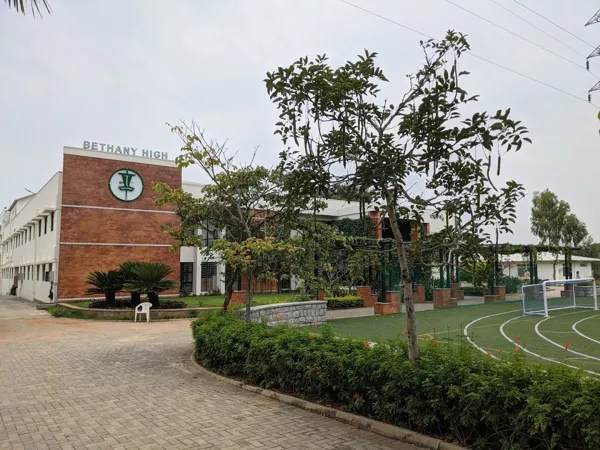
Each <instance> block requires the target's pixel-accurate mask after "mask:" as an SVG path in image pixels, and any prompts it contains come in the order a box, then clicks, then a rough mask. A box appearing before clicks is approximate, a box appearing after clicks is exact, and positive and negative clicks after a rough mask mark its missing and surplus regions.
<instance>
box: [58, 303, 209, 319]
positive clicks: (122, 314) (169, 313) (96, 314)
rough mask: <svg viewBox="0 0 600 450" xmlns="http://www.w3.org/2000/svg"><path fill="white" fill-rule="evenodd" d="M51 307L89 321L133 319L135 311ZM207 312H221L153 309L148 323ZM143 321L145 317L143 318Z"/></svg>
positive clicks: (71, 306)
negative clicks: (74, 313)
mask: <svg viewBox="0 0 600 450" xmlns="http://www.w3.org/2000/svg"><path fill="white" fill-rule="evenodd" d="M52 306H60V307H62V308H65V309H70V310H73V311H80V312H82V313H84V314H86V315H88V316H89V317H88V318H89V319H95V320H98V319H103V318H104V319H133V317H134V313H135V311H134V310H133V309H93V308H82V307H80V306H75V305H71V304H69V303H63V302H59V303H52ZM194 311H195V312H197V313H198V314H199V313H202V312H209V311H221V308H219V307H206V308H178V309H155V310H152V309H151V310H150V321H152V320H153V319H161V320H162V319H165V318H169V319H175V318H179V319H190V318H194V317H190V316H189V314H190V312H194ZM143 320H144V321H145V316H143Z"/></svg>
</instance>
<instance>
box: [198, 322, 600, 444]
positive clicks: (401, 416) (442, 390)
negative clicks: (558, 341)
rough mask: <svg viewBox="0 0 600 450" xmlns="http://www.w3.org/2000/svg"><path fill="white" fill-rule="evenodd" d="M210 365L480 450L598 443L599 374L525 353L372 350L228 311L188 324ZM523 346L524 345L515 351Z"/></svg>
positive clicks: (398, 346) (395, 346)
mask: <svg viewBox="0 0 600 450" xmlns="http://www.w3.org/2000/svg"><path fill="white" fill-rule="evenodd" d="M192 330H193V334H194V339H195V342H196V356H197V358H198V360H199V362H200V363H201V364H202V365H204V366H205V367H207V368H209V369H211V370H214V371H216V372H219V373H222V374H224V375H226V376H231V377H235V378H238V379H241V380H243V381H244V382H247V383H249V384H253V385H257V386H262V387H264V388H268V389H275V390H278V391H281V392H285V393H288V394H292V395H296V396H299V397H303V398H306V399H309V400H313V401H318V402H322V403H324V404H328V405H332V406H336V407H338V408H341V409H344V410H347V411H352V412H354V413H356V414H362V415H364V416H368V417H372V418H374V419H378V420H382V421H384V422H388V423H391V424H394V425H398V426H402V427H406V428H410V429H411V430H414V431H417V432H421V433H426V434H428V435H432V436H438V437H440V438H444V439H447V440H450V441H454V442H458V443H460V444H462V445H466V446H470V447H472V448H480V449H492V450H494V449H511V450H516V449H528V448H547V449H550V448H554V449H584V448H586V449H587V448H589V449H591V448H600V380H598V379H596V378H592V377H589V376H584V375H583V374H582V373H580V372H577V371H574V370H572V369H569V368H566V367H562V366H558V365H549V366H543V367H542V366H538V365H529V364H526V363H524V362H523V359H524V357H523V354H522V353H523V352H506V355H505V356H503V359H509V358H510V362H511V364H507V363H506V362H502V361H496V360H494V359H493V358H488V357H485V356H483V357H482V355H481V354H479V353H476V352H474V351H473V350H472V348H471V347H469V346H468V345H466V344H465V345H463V346H453V345H434V344H433V342H430V343H428V344H427V345H426V346H425V347H423V349H422V351H421V354H420V359H419V361H418V362H417V363H416V364H411V363H410V362H409V361H408V359H407V349H406V345H405V344H404V343H403V342H401V341H391V342H387V343H385V345H381V343H380V344H379V345H376V346H375V347H373V348H367V347H365V345H364V340H355V339H339V338H336V336H335V335H334V334H333V332H332V331H331V329H329V328H327V327H325V328H324V329H323V332H320V334H319V336H318V339H310V338H308V336H309V334H310V329H308V330H307V329H302V328H290V327H287V326H278V327H267V326H266V325H262V324H251V323H246V322H244V321H242V320H238V319H235V318H233V317H231V315H229V314H225V315H220V314H211V315H209V316H208V317H207V318H206V319H205V320H196V321H194V323H193V324H192ZM517 348H518V347H517Z"/></svg>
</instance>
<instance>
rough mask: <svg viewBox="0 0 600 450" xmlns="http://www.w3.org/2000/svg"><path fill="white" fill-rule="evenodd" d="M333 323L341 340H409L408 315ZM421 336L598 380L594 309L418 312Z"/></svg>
mask: <svg viewBox="0 0 600 450" xmlns="http://www.w3.org/2000/svg"><path fill="white" fill-rule="evenodd" d="M582 303H583V304H585V302H582ZM582 303H580V304H582ZM589 304H591V301H590V302H589ZM329 324H330V325H331V326H332V327H333V329H334V331H335V332H336V334H338V335H340V336H353V337H357V338H361V339H365V340H368V341H371V342H378V341H382V340H386V339H391V338H397V337H400V338H401V339H405V336H404V330H405V329H406V315H405V314H399V315H392V316H369V317H359V318H352V319H340V320H332V321H330V322H329ZM573 327H574V328H573ZM465 328H467V330H466V333H467V336H468V339H467V336H465ZM417 332H418V334H419V340H420V342H422V343H426V342H427V341H431V340H435V341H436V342H438V343H439V345H454V344H456V343H459V342H461V341H462V342H466V343H467V344H468V345H471V346H473V348H474V351H481V352H482V356H483V354H487V352H490V354H491V356H492V357H498V358H502V357H504V356H506V355H507V354H508V352H515V351H516V348H517V347H519V351H520V352H522V353H523V354H524V355H525V356H526V360H527V361H531V362H538V363H542V364H566V365H569V366H572V367H574V368H581V369H584V370H586V371H588V372H591V373H594V374H596V375H600V311H596V310H593V309H565V310H558V311H551V312H550V317H549V318H546V317H544V316H529V315H523V314H522V302H521V301H509V302H503V303H491V304H483V305H471V306H459V307H456V308H451V309H440V310H432V311H422V312H417Z"/></svg>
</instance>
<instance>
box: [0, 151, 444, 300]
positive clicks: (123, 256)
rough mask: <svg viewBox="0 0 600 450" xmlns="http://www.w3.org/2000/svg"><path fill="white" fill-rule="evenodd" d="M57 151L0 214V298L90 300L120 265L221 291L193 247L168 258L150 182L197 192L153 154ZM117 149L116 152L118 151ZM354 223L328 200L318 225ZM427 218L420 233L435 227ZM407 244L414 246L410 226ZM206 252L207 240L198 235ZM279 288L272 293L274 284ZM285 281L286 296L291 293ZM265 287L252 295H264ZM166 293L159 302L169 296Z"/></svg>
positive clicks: (208, 262)
mask: <svg viewBox="0 0 600 450" xmlns="http://www.w3.org/2000/svg"><path fill="white" fill-rule="evenodd" d="M83 147H84V148H73V147H65V148H64V149H63V164H62V170H61V171H58V172H56V174H55V175H54V176H53V177H52V178H50V180H48V181H47V182H46V184H45V185H44V186H43V187H42V188H41V189H40V190H39V191H38V192H36V193H35V194H30V195H27V196H24V197H21V198H17V199H15V200H14V201H13V202H12V203H11V204H10V206H8V207H7V208H5V209H4V210H3V211H2V212H0V292H1V293H3V294H4V293H7V292H9V290H10V289H11V287H12V286H13V285H14V286H16V288H17V295H18V296H19V297H22V298H25V299H28V300H31V301H33V300H36V301H42V302H50V301H60V300H74V299H83V298H89V296H88V295H86V293H85V291H86V288H87V285H86V282H85V280H86V276H87V275H88V273H90V272H92V271H106V270H112V269H116V268H118V266H119V264H120V263H122V262H124V261H153V262H166V263H167V264H169V265H170V266H171V267H172V268H173V274H172V275H171V277H172V278H174V279H176V280H178V281H180V287H179V288H178V291H179V289H181V290H184V291H186V292H189V293H191V294H195V295H200V294H206V293H210V292H215V291H220V292H223V289H224V279H223V272H224V269H223V267H222V265H221V264H220V263H219V262H218V260H217V258H215V257H206V256H204V255H202V254H201V253H200V251H199V249H197V248H195V247H183V248H181V249H179V250H177V251H172V250H171V245H172V244H173V241H172V239H171V238H170V237H167V236H165V234H164V233H163V231H162V230H161V228H160V227H161V225H163V224H165V223H173V224H177V222H178V217H177V215H176V214H175V213H174V211H173V209H172V206H170V205H164V206H157V205H156V204H155V203H154V201H155V199H156V194H155V193H154V192H153V189H152V184H153V183H154V182H161V183H166V184H168V185H170V186H171V187H173V188H183V189H184V190H185V191H187V192H190V193H191V194H192V195H195V196H198V195H200V191H201V188H202V185H201V184H198V183H193V182H184V181H182V172H181V170H180V169H178V168H177V166H176V164H175V162H174V161H170V160H167V159H165V158H166V157H167V155H166V154H165V153H161V152H152V151H144V150H137V149H134V148H129V147H123V148H121V147H118V146H116V147H115V146H109V145H108V144H102V143H96V142H92V143H90V142H85V143H84V145H83ZM117 149H118V151H117ZM369 215H370V216H371V217H372V219H373V221H374V222H375V224H376V228H375V232H374V237H377V238H382V237H390V236H391V229H390V227H389V219H388V218H384V219H380V217H379V214H378V213H377V212H375V211H371V212H369ZM359 217H360V205H359V204H358V203H356V202H345V201H340V200H329V201H328V207H327V208H326V209H325V210H323V211H322V212H321V213H320V216H319V218H320V220H324V221H332V220H337V219H342V218H349V219H357V218H359ZM444 225H445V223H444V221H442V220H440V219H433V218H431V219H430V220H428V223H427V224H426V230H427V232H428V233H435V232H437V231H440V230H441V229H442V228H443V227H444ZM401 229H402V232H403V234H404V235H405V238H406V239H416V238H417V236H415V235H414V230H412V229H411V224H410V222H409V221H403V222H402V223H401ZM197 232H198V234H200V235H202V236H203V238H204V239H205V245H207V246H210V245H211V244H212V242H213V241H214V239H215V238H214V236H212V235H211V234H210V233H209V232H207V229H205V228H202V229H199V230H198V231H197ZM280 287H281V286H280ZM295 287H296V286H295V283H294V281H292V282H291V283H290V284H289V285H288V286H286V288H290V289H293V288H295ZM276 288H277V287H276V286H274V285H271V284H263V285H262V286H259V290H266V291H272V290H275V289H276ZM178 291H177V292H171V293H166V294H173V295H175V294H177V293H178Z"/></svg>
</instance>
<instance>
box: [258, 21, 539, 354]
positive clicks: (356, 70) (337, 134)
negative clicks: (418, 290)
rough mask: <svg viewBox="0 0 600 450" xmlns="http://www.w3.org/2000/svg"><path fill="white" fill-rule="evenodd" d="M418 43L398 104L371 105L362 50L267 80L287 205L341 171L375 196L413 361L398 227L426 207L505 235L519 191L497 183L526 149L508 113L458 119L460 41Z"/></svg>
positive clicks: (380, 77)
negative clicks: (388, 238)
mask: <svg viewBox="0 0 600 450" xmlns="http://www.w3.org/2000/svg"><path fill="white" fill-rule="evenodd" d="M421 44H422V47H423V50H424V53H425V63H424V65H423V66H422V67H421V68H420V69H419V70H418V71H417V72H416V73H415V74H413V75H411V76H410V77H409V78H408V84H409V86H408V88H407V91H406V93H405V94H404V95H403V96H401V97H399V98H398V99H397V101H389V102H388V101H387V100H384V101H378V98H377V97H378V94H379V92H380V84H381V83H384V82H387V81H388V80H387V78H386V77H385V76H384V74H383V71H382V70H381V69H380V68H379V67H377V66H376V65H375V58H376V54H375V53H369V52H368V51H366V52H365V53H364V54H363V55H360V56H359V57H358V60H357V61H349V62H347V63H346V64H344V65H343V66H341V67H339V68H337V69H334V68H332V67H331V66H330V65H329V64H328V61H327V57H326V56H325V55H322V56H317V57H316V59H315V60H314V61H309V59H308V57H304V58H301V59H299V60H298V61H296V62H295V63H293V64H292V65H291V66H289V67H280V68H278V69H277V70H275V71H273V72H271V73H268V74H267V78H266V80H265V83H266V88H267V91H268V93H269V94H270V96H271V99H272V101H273V102H274V103H275V104H276V106H277V108H278V109H279V122H278V123H277V124H276V130H275V133H276V134H279V135H280V136H281V138H282V141H283V143H284V145H287V146H288V147H289V148H288V149H287V150H286V151H284V152H282V153H281V160H282V161H281V164H282V166H283V167H284V168H285V170H286V172H287V173H288V174H289V176H288V177H286V180H289V181H290V183H289V185H288V187H287V190H288V192H289V193H290V196H291V197H297V196H306V195H310V196H312V198H314V199H318V198H322V197H323V196H324V195H325V194H326V193H327V192H328V191H329V189H330V186H331V185H332V184H333V185H334V184H335V183H336V182H337V179H336V177H335V175H332V174H333V173H335V172H336V170H338V171H341V170H342V168H343V170H344V173H347V175H344V180H345V181H346V182H348V183H349V184H350V185H352V186H356V187H360V189H362V190H363V191H365V192H372V193H373V195H374V197H375V198H376V201H377V205H378V207H379V208H380V209H381V210H382V211H383V212H384V213H385V214H386V215H387V216H388V217H389V218H390V219H391V220H390V223H391V228H392V232H393V235H394V240H395V250H396V254H397V255H396V256H397V258H398V261H399V264H400V267H401V271H402V284H403V290H404V301H405V304H406V311H407V330H408V340H409V358H410V360H411V361H415V360H416V359H417V358H418V346H417V333H416V321H415V311H414V304H413V294H412V279H411V274H410V267H409V257H408V252H407V246H406V245H405V244H406V243H405V242H404V239H403V237H402V233H401V230H400V227H399V224H398V220H399V219H403V218H404V219H412V220H413V221H415V222H416V223H418V224H422V223H424V222H425V220H424V219H425V216H424V214H425V209H426V208H428V209H429V210H430V211H431V210H434V211H435V213H436V214H438V215H439V216H440V217H445V216H446V214H448V215H449V217H454V218H460V220H461V229H467V230H477V231H479V230H483V229H485V228H486V227H492V228H497V229H499V230H500V231H501V232H510V226H511V224H512V223H513V222H514V220H515V217H516V216H515V203H516V202H517V201H518V200H519V199H520V198H521V197H522V196H523V186H521V185H520V184H518V183H516V182H514V181H510V182H507V183H506V184H505V185H504V186H500V185H499V184H498V182H497V181H494V177H495V176H497V175H499V172H500V162H501V158H502V156H503V155H505V154H506V153H507V152H509V151H511V150H519V149H520V148H521V146H522V144H523V141H527V142H529V139H527V138H526V137H524V135H525V133H527V130H526V129H525V127H523V126H521V124H520V122H518V121H514V120H512V119H510V118H509V115H510V110H506V111H502V110H499V111H497V112H496V113H495V114H491V115H490V114H488V113H487V112H481V113H480V112H475V113H471V114H470V115H469V116H466V115H465V112H464V110H465V109H466V108H467V107H468V108H470V110H471V111H472V107H471V104H472V103H474V102H475V101H477V99H478V97H477V96H469V95H468V93H467V92H466V90H465V89H464V87H463V84H464V83H463V80H462V79H463V77H464V76H465V75H467V72H465V71H461V70H460V69H459V67H458V61H459V58H460V56H461V55H462V54H463V53H464V52H465V51H468V50H469V48H470V47H469V44H468V43H467V40H466V39H465V37H464V36H463V35H462V34H459V33H455V32H452V31H450V32H448V33H447V35H446V38H445V39H443V40H441V41H427V42H422V43H421ZM457 228H458V227H457ZM459 240H460V239H458V240H457V241H459Z"/></svg>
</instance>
